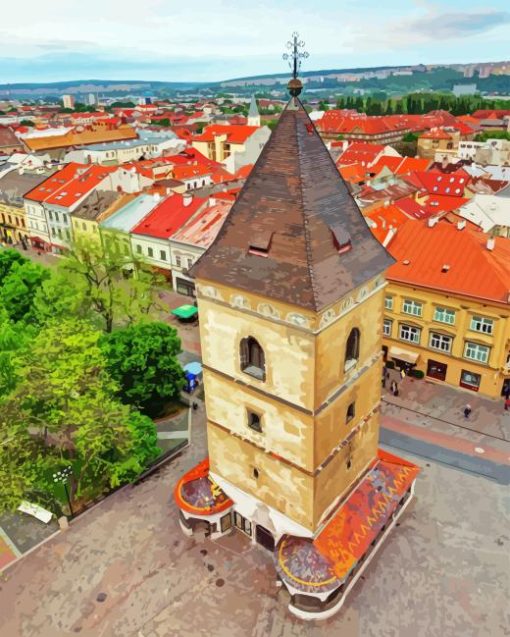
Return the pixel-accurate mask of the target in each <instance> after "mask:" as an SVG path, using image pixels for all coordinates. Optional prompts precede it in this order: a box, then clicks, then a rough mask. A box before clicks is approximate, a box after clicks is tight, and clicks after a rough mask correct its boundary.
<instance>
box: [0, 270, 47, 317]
mask: <svg viewBox="0 0 510 637" xmlns="http://www.w3.org/2000/svg"><path fill="white" fill-rule="evenodd" d="M49 276H50V273H49V270H48V269H47V268H45V267H43V266H42V265H39V264H38V263H32V262H31V261H26V260H25V262H21V261H20V262H17V263H13V264H12V267H11V268H10V270H9V273H8V274H7V276H6V277H5V278H4V280H3V284H2V287H1V288H0V303H1V304H3V306H4V308H5V309H6V311H7V314H8V316H9V318H10V319H11V320H13V321H22V320H24V321H27V322H29V321H31V320H33V319H34V314H33V299H34V296H35V295H36V293H37V290H38V288H39V287H40V285H41V284H42V282H43V281H44V280H45V279H48V278H49Z"/></svg>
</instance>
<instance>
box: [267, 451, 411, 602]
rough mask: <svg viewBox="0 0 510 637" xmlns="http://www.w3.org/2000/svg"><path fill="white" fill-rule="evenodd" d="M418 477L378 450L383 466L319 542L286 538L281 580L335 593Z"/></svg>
mask: <svg viewBox="0 0 510 637" xmlns="http://www.w3.org/2000/svg"><path fill="white" fill-rule="evenodd" d="M419 471H420V469H419V468H418V467H417V466H416V465H414V464H412V463H410V462H407V461H406V460H403V459H402V458H399V457H398V456H394V455H392V454H389V453H386V452H385V451H382V450H381V449H379V451H378V461H376V462H375V464H374V466H373V467H372V468H371V469H370V471H369V472H368V474H367V475H366V476H365V478H364V479H363V480H362V481H361V482H360V483H359V485H358V486H357V487H356V488H355V489H354V490H353V491H352V493H351V495H350V496H349V498H348V499H347V500H346V501H345V503H344V504H343V505H342V506H341V507H340V508H339V509H338V511H337V512H336V513H335V515H334V516H333V518H332V519H331V520H330V522H328V524H327V525H326V527H325V528H324V529H323V530H322V531H321V533H320V534H319V535H318V536H317V537H316V538H315V540H313V541H312V540H309V539H306V538H298V537H292V536H288V535H284V536H283V538H282V539H281V541H280V542H279V544H278V547H277V549H276V568H277V571H278V573H279V574H280V576H281V577H282V578H283V579H284V580H285V581H287V582H288V583H289V584H290V585H291V586H293V587H294V588H296V589H297V590H300V591H303V592H305V593H307V592H315V593H319V592H320V593H324V592H328V591H332V590H334V589H336V588H337V587H338V586H339V585H340V584H341V583H342V582H343V581H344V580H345V579H346V578H347V576H348V575H349V572H350V571H351V570H352V569H353V568H354V567H355V566H356V564H357V563H358V561H359V560H360V559H361V558H362V557H363V555H365V553H367V551H368V549H369V547H370V544H371V543H372V542H373V540H374V539H376V537H377V536H378V535H379V533H380V531H381V529H382V527H383V526H384V525H385V524H387V522H388V520H389V519H390V518H391V515H392V513H393V512H394V511H395V509H396V508H397V505H398V503H399V501H400V499H401V498H402V496H403V495H404V494H405V493H406V491H407V490H408V489H409V487H410V486H411V484H412V483H413V481H414V480H415V478H416V476H417V475H418V473H419Z"/></svg>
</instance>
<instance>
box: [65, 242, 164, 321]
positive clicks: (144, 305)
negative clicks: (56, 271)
mask: <svg viewBox="0 0 510 637" xmlns="http://www.w3.org/2000/svg"><path fill="white" fill-rule="evenodd" d="M61 263H62V265H61V273H62V274H63V275H65V274H67V275H69V276H70V277H71V279H72V280H73V281H75V282H77V284H78V285H79V287H80V289H81V290H83V294H84V295H85V300H86V302H87V303H88V304H89V306H90V309H91V311H92V312H93V313H95V314H96V315H97V316H98V317H99V318H100V319H101V320H102V322H103V327H104V329H105V331H106V332H111V331H112V330H113V328H114V326H115V325H122V324H126V323H127V324H131V323H134V322H136V321H138V320H140V319H142V318H147V316H148V315H149V314H150V312H151V310H153V309H155V308H156V307H157V303H156V299H155V290H156V288H157V286H159V285H161V284H162V282H163V278H162V277H161V276H160V275H158V274H155V273H154V272H152V270H151V269H150V268H149V267H148V266H146V265H145V264H144V263H143V262H142V261H139V260H137V259H135V258H134V257H133V256H132V255H128V256H126V255H122V254H120V251H117V250H116V248H115V245H114V242H112V245H111V247H105V245H104V244H103V243H102V242H100V241H93V240H91V239H90V238H87V239H78V240H77V241H75V242H74V243H73V245H72V247H71V249H70V250H69V252H68V253H67V255H66V257H65V258H64V259H63V260H62V262H61ZM130 271H131V272H133V273H134V274H133V276H131V278H127V277H126V275H127V274H128V273H129V272H130Z"/></svg>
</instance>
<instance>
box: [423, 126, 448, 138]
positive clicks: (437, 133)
mask: <svg viewBox="0 0 510 637" xmlns="http://www.w3.org/2000/svg"><path fill="white" fill-rule="evenodd" d="M420 137H421V138H422V139H452V136H451V135H449V134H448V133H447V132H446V131H445V130H444V129H443V128H433V129H432V130H429V131H428V132H427V133H423V135H420Z"/></svg>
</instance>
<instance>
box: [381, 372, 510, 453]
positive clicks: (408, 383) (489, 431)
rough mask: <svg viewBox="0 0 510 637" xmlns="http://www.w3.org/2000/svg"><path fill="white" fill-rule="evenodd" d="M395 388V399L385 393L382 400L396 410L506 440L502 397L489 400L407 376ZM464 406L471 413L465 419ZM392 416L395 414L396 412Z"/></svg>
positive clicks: (508, 427) (507, 415) (508, 431)
mask: <svg viewBox="0 0 510 637" xmlns="http://www.w3.org/2000/svg"><path fill="white" fill-rule="evenodd" d="M399 389H400V393H399V395H398V396H393V395H392V394H391V393H390V392H389V391H386V393H385V395H384V400H385V401H386V402H387V403H388V404H391V405H393V406H394V407H396V408H398V407H402V408H407V409H411V410H413V411H416V412H419V413H420V414H422V415H425V416H431V417H432V418H433V419H439V420H442V421H445V422H449V423H452V424H455V425H459V426H461V427H465V428H467V429H471V430H473V431H478V432H480V433H482V434H485V435H486V436H490V437H494V438H496V439H498V438H499V439H502V440H505V441H510V412H508V411H505V410H504V403H503V400H504V399H503V398H501V399H499V400H492V399H490V398H486V397H485V396H482V395H480V394H476V393H474V392H472V391H469V390H463V389H457V388H455V387H450V386H449V385H444V384H442V383H441V384H439V383H434V382H431V381H428V380H425V379H424V380H417V379H414V378H410V377H409V376H408V377H406V378H405V379H404V380H403V381H402V382H401V383H400V387H399ZM468 403H469V405H471V407H472V409H473V411H472V413H471V415H470V417H469V419H466V418H465V417H464V413H463V411H464V407H465V406H466V404H468ZM394 413H398V409H397V410H396V411H395V412H394Z"/></svg>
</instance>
